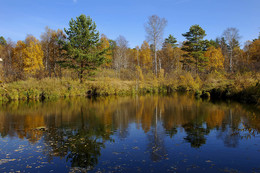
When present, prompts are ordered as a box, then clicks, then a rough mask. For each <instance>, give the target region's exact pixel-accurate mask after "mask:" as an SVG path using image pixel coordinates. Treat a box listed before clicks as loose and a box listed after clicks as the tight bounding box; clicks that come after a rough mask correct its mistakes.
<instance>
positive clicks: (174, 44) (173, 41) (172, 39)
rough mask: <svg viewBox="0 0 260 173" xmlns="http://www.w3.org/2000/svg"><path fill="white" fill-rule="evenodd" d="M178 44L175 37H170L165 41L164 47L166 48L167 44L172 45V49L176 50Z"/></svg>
mask: <svg viewBox="0 0 260 173" xmlns="http://www.w3.org/2000/svg"><path fill="white" fill-rule="evenodd" d="M176 43H177V40H176V38H175V37H173V35H171V34H170V35H169V36H168V38H166V39H165V40H164V43H163V47H166V44H170V45H171V46H172V48H175V47H177V45H178V44H176Z"/></svg>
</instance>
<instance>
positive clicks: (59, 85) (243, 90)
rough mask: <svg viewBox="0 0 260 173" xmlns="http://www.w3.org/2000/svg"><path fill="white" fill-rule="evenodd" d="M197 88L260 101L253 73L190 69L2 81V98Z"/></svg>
mask: <svg viewBox="0 0 260 173" xmlns="http://www.w3.org/2000/svg"><path fill="white" fill-rule="evenodd" d="M177 91H183V92H194V94H195V95H196V97H202V98H218V99H234V100H237V101H239V102H243V103H252V104H258V105H259V104H260V84H259V80H258V77H255V76H252V74H243V75H236V76H232V77H227V76H223V75H220V74H214V75H213V74H212V75H208V76H207V78H205V79H204V80H201V79H200V78H199V77H192V75H191V74H190V73H185V74H182V75H179V76H178V77H175V78H169V77H167V76H166V77H159V78H147V79H142V80H139V81H137V80H122V79H121V80H120V79H115V78H109V77H98V78H95V79H92V80H90V79H89V80H86V81H85V82H84V83H82V84H81V83H80V82H79V81H78V80H72V79H69V78H62V79H60V78H44V79H41V80H37V79H34V78H31V79H27V80H25V81H17V82H12V83H6V84H3V83H2V84H1V88H0V101H1V102H9V101H18V100H36V101H41V100H46V99H47V100H48V99H56V98H60V97H65V98H66V97H75V96H108V95H118V96H123V95H136V94H139V95H143V94H158V93H159V94H170V93H172V92H177Z"/></svg>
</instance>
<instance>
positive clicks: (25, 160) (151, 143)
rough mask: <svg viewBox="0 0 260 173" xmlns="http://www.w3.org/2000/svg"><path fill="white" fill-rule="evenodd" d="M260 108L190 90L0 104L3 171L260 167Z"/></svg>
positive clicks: (0, 162) (246, 169)
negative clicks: (207, 97)
mask: <svg viewBox="0 0 260 173" xmlns="http://www.w3.org/2000/svg"><path fill="white" fill-rule="evenodd" d="M259 132H260V111H259V110H257V109H256V108H252V107H250V106H246V105H241V104H238V103H232V102H228V103H227V102H215V103H214V102H209V101H203V100H196V99H194V98H193V97H192V96H191V95H181V94H174V95H172V96H139V97H107V98H97V99H88V98H77V99H67V100H58V101H51V102H43V103H37V102H35V103H33V102H29V103H15V102H14V103H10V104H7V105H2V106H0V172H16V171H20V172H260V134H259Z"/></svg>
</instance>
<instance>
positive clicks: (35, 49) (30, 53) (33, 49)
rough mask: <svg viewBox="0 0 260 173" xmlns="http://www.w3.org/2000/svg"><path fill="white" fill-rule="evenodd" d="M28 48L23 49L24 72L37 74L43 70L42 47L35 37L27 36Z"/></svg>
mask: <svg viewBox="0 0 260 173" xmlns="http://www.w3.org/2000/svg"><path fill="white" fill-rule="evenodd" d="M25 44H26V47H25V49H23V56H24V57H23V63H24V72H25V73H26V74H35V73H36V72H37V71H38V70H40V69H42V68H43V51H42V46H41V44H40V42H39V40H37V39H36V38H35V37H34V36H31V35H29V36H27V37H26V39H25Z"/></svg>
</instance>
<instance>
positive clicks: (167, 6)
mask: <svg viewBox="0 0 260 173" xmlns="http://www.w3.org/2000/svg"><path fill="white" fill-rule="evenodd" d="M80 14H85V15H87V16H90V17H91V18H92V19H93V20H94V21H95V22H96V24H97V29H98V30H99V31H100V33H103V34H105V35H107V37H109V38H111V39H116V38H117V37H118V36H119V35H123V36H124V37H125V38H126V39H127V40H128V41H129V46H130V47H135V46H136V45H139V46H140V45H141V44H142V42H143V41H144V40H145V35H146V33H145V30H144V23H145V22H146V21H147V18H148V16H151V15H153V14H156V15H158V16H159V17H164V18H166V19H167V21H168V25H167V27H166V28H165V34H164V37H167V36H168V35H169V34H173V35H174V36H175V37H176V38H177V40H178V41H183V40H184V37H182V35H181V34H182V33H185V32H187V31H188V30H189V27H190V26H191V25H193V24H199V25H200V26H201V27H202V28H203V29H204V30H206V34H207V36H206V39H215V38H216V37H217V36H220V35H221V34H222V32H223V31H224V30H225V29H226V28H227V27H236V28H238V29H239V31H240V35H241V36H242V38H241V40H240V41H241V45H243V43H244V42H245V41H247V40H252V39H254V38H257V37H258V35H259V32H260V20H259V19H260V0H0V18H1V22H0V36H1V35H2V36H4V37H5V38H8V37H9V38H11V39H12V40H13V41H17V40H24V39H25V37H26V35H27V34H32V35H34V36H36V37H37V38H40V35H41V33H43V32H44V28H45V27H46V26H49V27H50V28H51V29H58V28H60V29H64V28H67V27H68V22H69V20H70V19H71V18H75V17H76V16H79V15H80Z"/></svg>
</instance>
